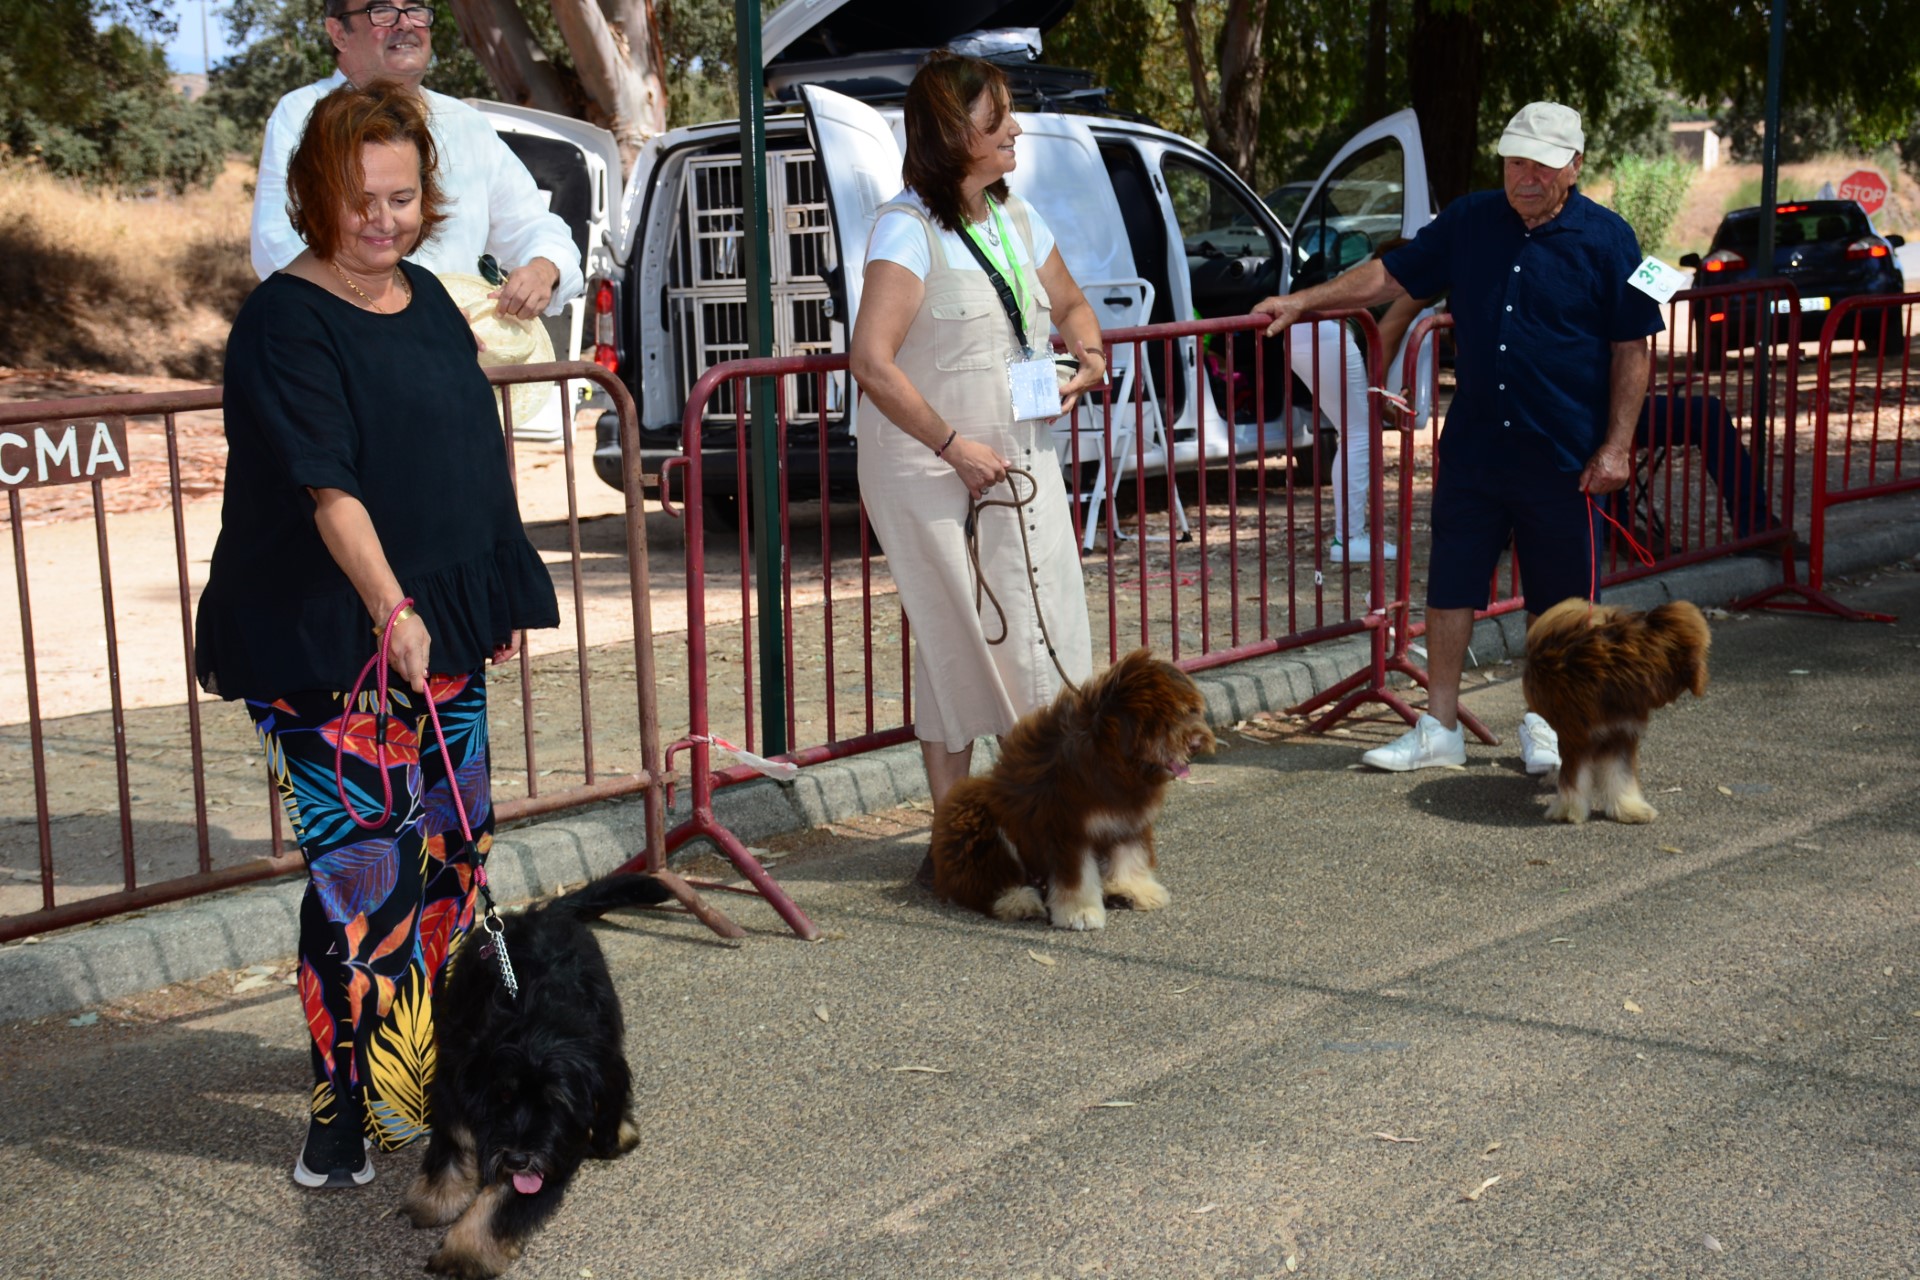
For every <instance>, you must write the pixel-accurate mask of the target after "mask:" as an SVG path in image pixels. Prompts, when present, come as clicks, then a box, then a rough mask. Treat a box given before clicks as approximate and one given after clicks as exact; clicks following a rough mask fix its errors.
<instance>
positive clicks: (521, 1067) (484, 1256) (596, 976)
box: [406, 875, 670, 1277]
mask: <svg viewBox="0 0 1920 1280" xmlns="http://www.w3.org/2000/svg"><path fill="white" fill-rule="evenodd" d="M669 896H670V895H669V893H668V891H667V889H666V886H664V885H662V884H661V883H660V882H659V881H658V880H656V879H654V878H653V877H652V876H646V875H619V876H609V877H607V878H606V879H603V880H596V881H594V882H593V883H592V884H589V885H587V886H586V887H585V888H583V889H581V890H580V891H579V892H577V893H570V894H568V895H566V896H565V897H563V898H556V899H555V900H554V901H552V902H550V903H548V904H546V905H545V906H541V907H536V908H534V909H532V910H530V911H527V912H525V913H523V914H520V915H513V916H506V917H503V918H502V929H503V931H504V934H503V936H504V937H505V939H506V950H507V958H508V960H509V961H511V963H512V965H513V972H514V976H515V977H516V978H517V979H518V980H519V984H520V991H519V994H518V995H517V996H515V995H510V994H508V991H507V989H506V987H505V985H504V984H503V983H502V981H501V973H500V965H499V962H498V957H497V956H496V955H495V954H494V951H493V947H492V937H491V935H490V934H488V933H487V932H486V930H484V929H482V928H475V929H474V930H473V932H472V933H471V934H469V935H468V936H467V939H466V941H465V943H463V944H462V946H461V948H460V951H459V952H458V953H457V955H456V956H455V958H454V960H453V961H452V962H451V965H450V968H449V971H448V973H447V976H446V978H445V981H444V982H443V984H442V987H441V990H440V992H439V994H438V995H437V996H436V997H435V998H434V1024H435V1035H436V1038H437V1040H438V1043H439V1059H438V1065H437V1066H436V1068H435V1072H434V1079H433V1086H432V1095H431V1098H430V1104H431V1108H432V1111H431V1114H432V1116H433V1137H432V1139H431V1140H430V1141H429V1142H428V1144H427V1155H426V1159H425V1160H424V1161H423V1162H422V1164H421V1167H420V1176H419V1177H418V1178H416V1179H414V1182H413V1186H412V1187H410V1188H409V1189H408V1191H407V1199H406V1207H407V1213H408V1215H409V1216H410V1217H411V1218H412V1219H413V1225H414V1226H416V1227H444V1226H446V1225H447V1224H449V1223H452V1229H451V1230H450V1231H448V1232H447V1238H446V1239H445V1240H444V1241H442V1242H441V1245H440V1248H439V1251H438V1252H436V1253H435V1254H434V1255H433V1257H432V1258H430V1259H428V1261H427V1270H429V1271H437V1272H439V1273H441V1274H442V1275H450V1276H469V1277H477V1276H497V1275H499V1274H500V1273H501V1272H502V1271H505V1270H506V1269H507V1267H508V1266H509V1265H510V1264H511V1263H512V1262H513V1260H514V1259H515V1258H517V1257H519V1256H520V1250H521V1247H522V1246H523V1245H524V1244H525V1243H526V1240H527V1238H528V1237H529V1236H531V1235H532V1234H533V1233H534V1231H535V1230H536V1229H538V1228H539V1226H540V1225H541V1224H542V1223H543V1222H545V1221H546V1220H547V1219H548V1218H549V1217H551V1216H552V1214H553V1211H554V1210H555V1209H558V1208H559V1207H560V1198H561V1197H562V1196H563V1195H565V1194H566V1190H567V1184H568V1183H569V1182H571V1181H572V1180H573V1175H574V1171H575V1170H577V1169H578V1168H579V1167H580V1162H581V1161H582V1160H583V1159H585V1158H586V1157H588V1156H592V1157H594V1158H595V1159H598V1160H611V1159H613V1158H614V1157H615V1156H618V1155H621V1154H623V1153H625V1152H627V1151H631V1150H632V1149H633V1147H634V1145H635V1144H636V1143H638V1142H639V1140H640V1135H639V1131H638V1129H637V1128H636V1127H635V1125H634V1122H633V1112H632V1105H631V1099H632V1086H633V1080H632V1076H631V1074H630V1073H629V1072H628V1069H627V1060H626V1056H625V1055H624V1054H623V1053H622V1052H621V1048H620V1046H621V1043H622V1031H623V1028H622V1026H621V1017H620V998H619V996H618V995H616V994H615V992H614V989H613V979H612V978H611V977H610V976H609V975H608V973H607V962H606V958H605V957H604V956H603V955H601V953H600V944H599V943H598V942H595V941H594V938H593V932H592V931H591V930H590V929H588V928H587V924H586V922H587V921H589V920H597V919H599V918H600V917H601V916H603V915H605V914H606V913H607V912H609V911H612V910H615V909H617V908H619V907H633V906H651V905H652V904H654V903H658V902H664V901H666V900H667V898H668V897H669Z"/></svg>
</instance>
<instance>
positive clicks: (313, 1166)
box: [293, 1120, 373, 1190]
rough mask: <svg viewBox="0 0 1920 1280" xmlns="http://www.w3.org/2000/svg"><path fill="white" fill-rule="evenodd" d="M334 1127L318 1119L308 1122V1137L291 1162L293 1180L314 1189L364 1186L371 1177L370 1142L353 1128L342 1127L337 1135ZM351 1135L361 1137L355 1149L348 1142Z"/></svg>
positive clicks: (371, 1158)
mask: <svg viewBox="0 0 1920 1280" xmlns="http://www.w3.org/2000/svg"><path fill="white" fill-rule="evenodd" d="M335 1123H336V1124H338V1123H339V1122H338V1121H336V1122H335ZM333 1127H334V1126H333V1125H323V1124H321V1123H320V1122H319V1121H317V1120H313V1121H309V1122H308V1124H307V1140H306V1141H305V1142H304V1143H302V1144H301V1146H300V1154H299V1156H297V1157H296V1158H295V1159H294V1162H293V1180H294V1181H295V1182H297V1183H299V1184H300V1185H301V1186H303V1187H311V1188H314V1189H316V1190H319V1189H325V1188H335V1187H364V1186H366V1185H367V1184H368V1183H369V1182H372V1181H373V1143H372V1142H370V1141H368V1140H367V1139H366V1138H365V1137H362V1136H361V1135H360V1133H359V1132H358V1131H357V1130H353V1129H344V1130H343V1131H342V1132H340V1133H339V1134H338V1136H336V1135H335V1133H334V1132H333ZM354 1138H359V1139H360V1143H359V1146H358V1148H357V1149H356V1148H354V1147H353V1146H352V1145H351V1144H352V1142H353V1139H354ZM343 1148H344V1149H343ZM355 1156H358V1157H359V1162H358V1164H355V1163H353V1161H354V1157H355ZM309 1157H311V1158H312V1159H311V1163H309Z"/></svg>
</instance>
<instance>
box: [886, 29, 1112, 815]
mask: <svg viewBox="0 0 1920 1280" xmlns="http://www.w3.org/2000/svg"><path fill="white" fill-rule="evenodd" d="M906 135H907V147H906V164H905V169H904V176H905V178H906V183H907V189H906V190H905V191H904V192H902V193H901V194H900V195H899V196H898V197H897V198H895V199H894V200H892V201H890V202H888V203H887V204H886V205H884V206H882V208H881V210H880V216H879V218H878V219H877V220H876V222H875V224H874V231H873V238H872V241H871V242H870V243H869V245H868V252H867V267H866V276H865V282H866V286H865V293H864V295H863V297H862V298H861V303H860V314H859V316H858V317H857V319H856V321H855V324H854V331H853V339H852V343H851V355H852V367H853V375H854V378H855V380H856V381H858V383H859V384H860V387H861V389H862V391H863V392H864V393H865V400H864V401H863V403H862V405H861V409H860V418H859V445H860V496H861V498H862V499H863V500H864V501H865V502H866V506H867V514H868V517H869V518H870V519H871V520H872V522H873V526H874V529H875V531H876V532H877V533H878V534H879V536H880V540H881V542H882V543H883V544H884V545H885V546H886V549H887V561H888V564H889V565H890V567H891V569H892V571H893V578H894V582H895V584H896V585H897V586H898V588H899V591H900V601H901V604H902V606H903V607H904V608H905V610H906V614H907V621H908V623H909V624H910V626H911V627H912V631H913V637H914V641H915V645H914V667H913V670H914V683H913V692H914V702H913V710H914V727H915V731H916V733H917V734H918V736H919V738H920V750H921V756H922V758H923V759H924V761H925V762H926V767H927V782H928V784H929V786H930V787H931V789H932V792H933V803H934V807H935V809H936V810H938V808H939V807H940V805H941V804H942V803H943V802H944V801H945V799H946V794H947V791H948V790H949V789H950V788H951V787H952V786H953V784H954V783H956V782H958V781H959V780H960V779H962V778H964V777H966V775H967V770H968V765H969V762H970V760H971V758H972V754H973V740H974V739H975V738H978V737H981V736H983V735H986V734H996V735H997V734H1001V733H1004V732H1006V731H1007V730H1008V729H1010V728H1012V727H1013V723H1014V721H1015V720H1017V719H1019V718H1020V717H1021V716H1022V715H1025V714H1026V713H1027V712H1029V711H1031V710H1033V709H1035V708H1036V707H1040V706H1044V705H1046V704H1047V703H1049V702H1051V701H1052V700H1053V696H1054V694H1055V692H1057V691H1058V690H1059V688H1060V687H1061V685H1060V673H1059V671H1057V670H1056V669H1055V666H1054V658H1055V657H1057V658H1058V660H1059V665H1060V667H1061V668H1064V669H1065V671H1066V673H1067V674H1068V676H1070V677H1071V678H1072V680H1073V681H1074V683H1076V684H1077V683H1079V682H1080V681H1083V680H1085V679H1086V678H1087V677H1088V676H1089V675H1091V674H1092V669H1093V652H1092V643H1091V640H1090V639H1089V636H1088V629H1087V604H1086V593H1085V588H1084V587H1083V585H1082V582H1081V578H1080V557H1079V550H1078V547H1077V546H1076V545H1075V542H1074V537H1073V527H1072V526H1073V522H1072V519H1071V517H1070V516H1069V509H1068V504H1067V495H1066V487H1065V484H1064V483H1063V481H1062V478H1061V474H1060V466H1059V462H1058V461H1057V459H1056V456H1055V454H1054V451H1053V443H1052V437H1051V433H1050V432H1049V429H1048V418H1046V417H1036V418H1029V419H1026V420H1021V419H1020V418H1019V417H1018V416H1017V414H1016V409H1015V399H1014V396H1015V392H1014V390H1013V386H1012V374H1011V373H1010V362H1012V361H1018V360H1020V359H1022V358H1023V357H1025V356H1026V355H1027V354H1028V353H1029V352H1030V353H1031V354H1032V355H1033V356H1036V357H1039V358H1042V359H1044V358H1046V357H1047V356H1048V354H1049V345H1048V326H1049V323H1052V324H1054V325H1057V326H1058V328H1059V330H1060V333H1061V335H1062V336H1063V337H1064V338H1065V339H1066V342H1067V347H1068V349H1069V350H1070V351H1071V352H1072V354H1073V355H1074V356H1076V357H1077V358H1078V359H1079V361H1080V370H1079V372H1078V373H1077V374H1076V375H1075V377H1074V378H1073V380H1072V381H1071V382H1069V383H1067V384H1066V386H1065V387H1063V388H1061V392H1062V402H1063V405H1064V406H1065V407H1066V408H1071V407H1072V404H1073V399H1074V397H1077V396H1078V395H1079V393H1080V392H1081V391H1083V390H1085V389H1086V388H1088V387H1091V386H1094V385H1096V384H1098V383H1099V382H1100V381H1102V380H1103V379H1104V378H1105V376H1106V354H1105V352H1104V350H1103V349H1102V347H1101V344H1100V326H1099V321H1098V320H1097V319H1096V317H1095V316H1094V314H1093V308H1092V307H1091V306H1089V305H1088V303H1087V300H1086V298H1085V297H1084V296H1082V294H1081V292H1080V287H1079V286H1078V285H1076V284H1075V283H1074V282H1073V277H1072V276H1070V275H1069V274H1067V268H1066V266H1065V264H1063V263H1062V262H1061V260H1060V253H1059V251H1058V250H1057V249H1055V248H1053V246H1052V236H1051V234H1050V233H1049V232H1048V231H1047V229H1046V226H1045V224H1044V222H1043V221H1042V220H1041V218H1040V216H1039V215H1038V214H1037V213H1036V212H1034V211H1033V210H1032V209H1031V208H1030V207H1029V206H1028V205H1027V204H1026V203H1025V202H1024V201H1022V200H1019V199H1017V198H1015V197H1013V196H1011V195H1010V193H1009V192H1008V191H1007V186H1006V175H1007V174H1008V173H1010V172H1012V171H1013V167H1014V154H1013V140H1014V139H1015V138H1017V137H1018V136H1019V135H1020V126H1019V125H1018V124H1017V123H1015V121H1014V118H1013V110H1012V101H1011V98H1010V96H1009V94H1008V91H1007V82H1006V78H1005V77H1004V76H1003V75H1002V74H1001V72H1000V70H999V69H998V68H997V67H994V66H992V65H991V64H989V63H985V62H980V61H978V60H976V59H972V58H962V57H958V56H955V55H953V54H948V53H935V54H933V55H931V56H930V57H929V58H928V60H927V62H926V64H925V65H924V66H923V67H921V69H920V72H919V74H918V75H916V76H915V77H914V80H913V85H912V87H911V88H909V89H908V91H907V100H906ZM962 237H968V238H970V239H971V240H972V241H973V244H974V246H975V247H976V248H977V249H978V254H977V255H976V252H975V249H973V248H969V247H968V243H967V240H966V239H962ZM983 258H984V260H985V261H987V262H990V263H993V264H994V265H995V267H996V270H997V271H998V272H999V274H1000V275H1001V278H1002V279H1003V280H1004V281H1005V283H1006V284H1007V286H1008V291H1009V293H1010V295H1011V297H1012V301H1013V303H1014V308H1013V310H1014V313H1015V314H1018V315H1019V316H1020V317H1021V321H1022V326H1023V327H1024V329H1025V333H1026V339H1027V341H1026V343H1025V348H1026V350H1023V344H1022V343H1021V342H1020V340H1019V339H1018V338H1016V336H1015V326H1014V323H1013V320H1012V316H1011V315H1010V314H1009V309H1008V307H1007V306H1006V304H1005V303H1003V301H1002V295H1001V293H1000V291H999V290H998V289H997V288H996V287H995V285H994V284H993V283H992V281H991V277H989V275H988V274H987V272H986V270H985V269H984V267H983V266H982V265H981V260H982V259H983ZM1035 264H1037V267H1036V265H1035ZM1048 376H1049V377H1051V374H1049V375H1048ZM1023 403H1030V402H1023ZM1009 466H1012V467H1017V468H1019V469H1021V470H1024V471H1026V472H1028V473H1030V474H1031V475H1032V476H1033V480H1034V482H1035V483H1034V484H1032V485H1029V484H1028V483H1027V481H1026V479H1025V478H1024V477H1021V476H1015V477H1012V479H1011V481H1009V478H1008V475H1007V469H1008V467H1009ZM1035 490H1037V492H1035ZM1029 493H1033V500H1032V502H1031V503H1029V504H1028V505H1027V506H1025V507H1023V508H1022V509H1020V510H1019V511H1018V512H1016V511H1014V510H1012V509H1010V508H1007V507H989V508H987V509H985V510H983V511H982V512H981V513H980V517H979V537H980V568H981V573H982V574H983V575H984V577H985V579H986V582H987V585H988V586H989V587H990V588H992V590H993V592H994V594H995V596H997V597H998V598H999V602H1000V607H1001V609H1002V610H1004V612H1005V614H1006V638H1005V640H1004V641H1003V642H1002V643H999V644H997V645H990V644H989V643H988V640H989V638H990V637H994V636H997V635H998V634H999V632H1000V629H1001V628H1000V613H999V611H996V610H995V609H994V607H993V605H992V604H990V603H985V604H983V605H982V606H981V608H980V610H979V611H978V612H976V610H975V608H974V586H973V576H972V566H971V565H970V564H969V563H968V560H967V551H966V534H965V526H966V521H967V512H968V508H969V506H970V505H971V501H972V499H975V498H983V497H990V498H994V499H1001V500H1011V499H1013V498H1021V499H1024V498H1026V497H1027V496H1028V495H1029ZM1021 522H1024V523H1025V524H1026V526H1027V530H1026V533H1027V543H1026V547H1025V548H1023V546H1022V543H1021V538H1020V529H1019V524H1020V523H1021ZM1028 549H1030V551H1031V557H1032V565H1031V569H1030V568H1029V565H1028V554H1027V552H1028ZM1029 573H1031V576H1032V581H1033V583H1034V586H1035V588H1037V592H1036V591H1035V590H1030V589H1029V588H1028V576H1029ZM1036 594H1038V596H1039V602H1040V603H1039V609H1040V612H1039V613H1036V610H1035V604H1034V596H1035V595H1036ZM1042 614H1043V615H1044V617H1042V616H1041V615H1042ZM1043 621H1044V624H1045V630H1044V636H1043V631H1042V622H1043ZM1048 639H1051V641H1052V648H1053V655H1052V656H1049V654H1048V652H1047V640H1048Z"/></svg>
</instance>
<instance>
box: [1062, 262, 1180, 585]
mask: <svg viewBox="0 0 1920 1280" xmlns="http://www.w3.org/2000/svg"><path fill="white" fill-rule="evenodd" d="M1080 289H1081V292H1082V293H1084V294H1085V295H1086V296H1087V300H1088V301H1089V302H1090V303H1092V304H1093V308H1094V312H1095V314H1097V315H1098V316H1099V317H1100V327H1101V328H1102V329H1123V328H1129V327H1132V326H1135V325H1143V324H1146V323H1147V322H1148V318H1149V317H1150V316H1151V315H1152V314H1153V296H1154V295H1153V286H1152V285H1151V284H1149V283H1148V282H1147V281H1145V280H1141V279H1138V278H1135V279H1130V280H1100V281H1093V282H1089V283H1087V284H1083V285H1081V286H1080ZM1136 355H1137V356H1138V358H1136ZM1146 364H1147V361H1146V359H1145V353H1144V352H1143V351H1140V350H1139V348H1138V346H1137V345H1136V344H1134V343H1131V342H1121V343H1114V344H1111V345H1109V346H1108V348H1107V381H1108V387H1109V391H1108V392H1107V393H1106V394H1104V395H1099V396H1094V395H1085V396H1082V397H1081V402H1080V410H1079V413H1078V414H1077V415H1073V414H1066V415H1062V416H1061V417H1060V418H1059V419H1058V420H1057V421H1055V423H1054V424H1053V444H1054V452H1055V453H1056V454H1058V455H1059V458H1060V465H1061V467H1062V468H1071V467H1072V466H1073V461H1074V438H1075V436H1076V435H1077V436H1078V437H1079V457H1080V461H1081V462H1082V463H1085V462H1088V461H1092V462H1094V463H1096V464H1097V465H1096V469H1095V475H1094V480H1093V485H1092V486H1091V487H1090V488H1089V489H1088V490H1087V491H1086V492H1085V493H1081V492H1079V489H1078V485H1079V477H1078V476H1077V475H1076V476H1073V477H1072V480H1071V484H1070V486H1069V487H1071V488H1073V489H1074V490H1075V500H1076V501H1078V502H1083V503H1085V504H1086V508H1087V516H1086V525H1085V529H1086V532H1085V535H1084V537H1083V538H1082V540H1081V547H1082V549H1083V550H1086V551H1091V550H1093V541H1094V536H1095V534H1096V533H1098V531H1099V529H1100V517H1101V513H1102V512H1103V511H1104V512H1105V514H1106V519H1107V535H1108V537H1109V538H1113V539H1118V538H1125V537H1127V536H1129V535H1128V534H1126V533H1125V532H1123V531H1122V530H1121V528H1120V525H1119V521H1118V520H1117V519H1116V518H1115V517H1114V514H1113V495H1114V493H1115V491H1116V490H1117V489H1118V488H1119V486H1120V478H1121V476H1122V475H1123V474H1125V473H1127V472H1129V471H1131V470H1132V469H1133V464H1134V427H1135V425H1136V423H1138V424H1139V425H1140V426H1141V427H1142V428H1143V429H1144V453H1145V455H1146V465H1147V467H1148V468H1149V469H1151V468H1153V467H1157V466H1164V465H1166V460H1167V457H1168V450H1167V438H1166V423H1165V419H1164V418H1163V417H1162V416H1161V412H1160V401H1159V397H1157V396H1156V395H1155V394H1154V389H1153V371H1152V370H1151V369H1149V368H1145V367H1144V366H1145V365H1146ZM1136 381H1137V382H1138V390H1137V391H1136V387H1135V384H1136ZM1136 395H1137V396H1138V397H1139V404H1137V405H1136V404H1135V403H1134V399H1135V396H1136ZM1076 417H1077V426H1076ZM1109 417H1110V418H1111V419H1112V421H1113V432H1112V438H1111V456H1109V452H1108V449H1109V440H1108V436H1107V421H1108V419H1109ZM1109 462H1111V464H1112V465H1109ZM1169 501H1170V503H1171V505H1172V507H1173V513H1174V518H1175V520H1176V521H1177V522H1178V524H1179V527H1180V532H1181V534H1182V535H1184V534H1185V533H1186V532H1187V513H1186V511H1185V510H1184V509H1183V508H1182V507H1181V505H1180V502H1179V499H1178V497H1177V496H1173V497H1170V499H1169Z"/></svg>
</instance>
